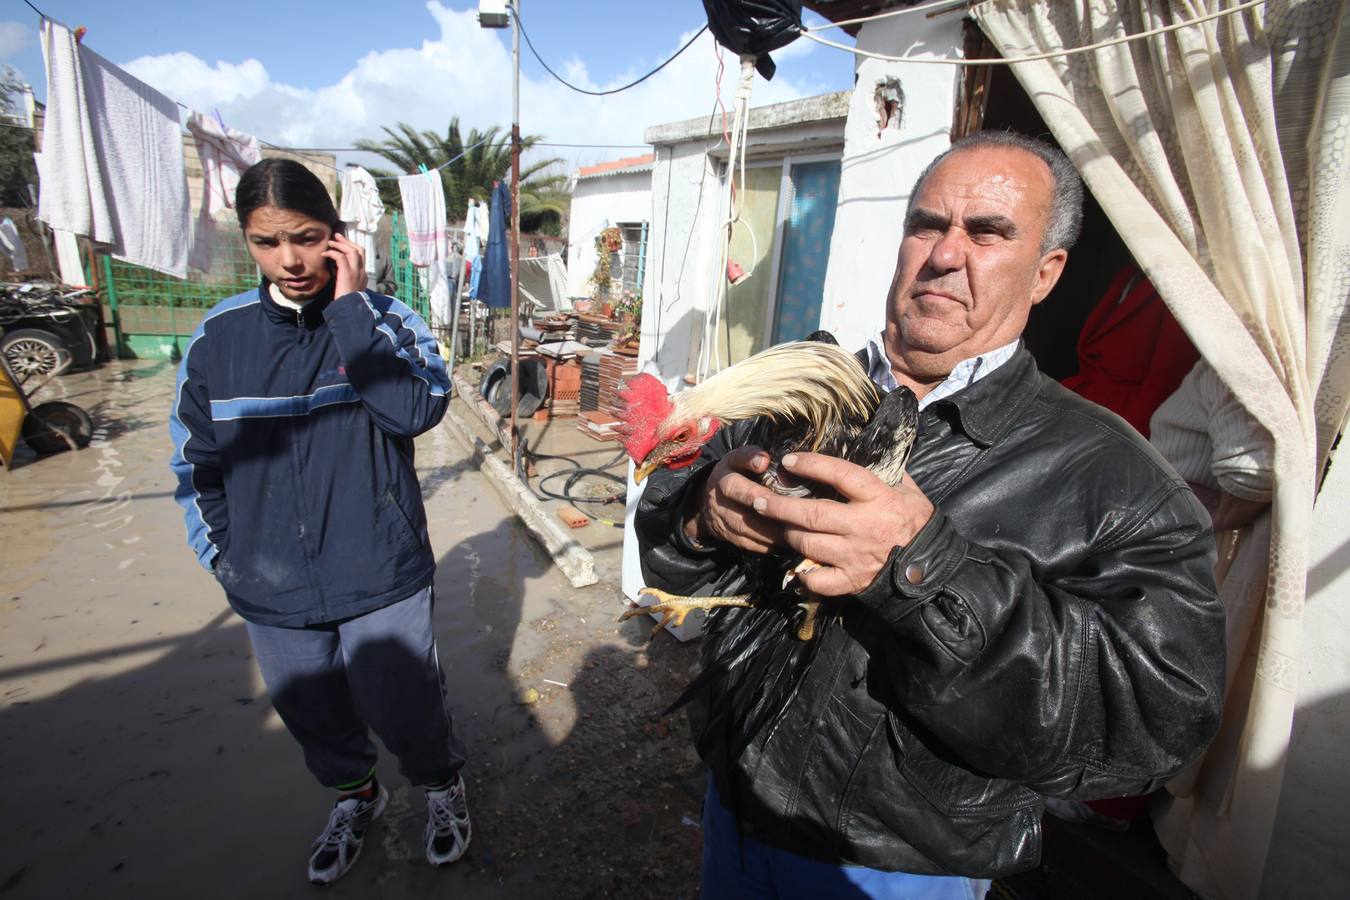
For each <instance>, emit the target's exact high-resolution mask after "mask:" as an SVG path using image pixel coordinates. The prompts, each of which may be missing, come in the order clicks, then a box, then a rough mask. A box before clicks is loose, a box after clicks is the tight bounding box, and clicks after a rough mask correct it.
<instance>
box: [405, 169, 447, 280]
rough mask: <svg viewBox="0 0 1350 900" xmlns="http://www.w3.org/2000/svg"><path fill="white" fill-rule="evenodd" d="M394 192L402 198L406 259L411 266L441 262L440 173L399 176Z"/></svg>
mask: <svg viewBox="0 0 1350 900" xmlns="http://www.w3.org/2000/svg"><path fill="white" fill-rule="evenodd" d="M398 192H399V194H401V195H402V197H403V215H404V217H405V219H406V220H407V226H408V259H409V260H411V261H412V264H413V265H415V266H429V265H431V264H432V263H433V262H438V261H444V260H445V258H446V255H447V254H446V249H445V246H446V245H445V188H444V187H443V186H442V184H441V173H440V172H422V173H419V174H417V175H402V176H400V177H399V179H398Z"/></svg>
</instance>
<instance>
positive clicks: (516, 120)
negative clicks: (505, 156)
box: [511, 0, 520, 468]
mask: <svg viewBox="0 0 1350 900" xmlns="http://www.w3.org/2000/svg"><path fill="white" fill-rule="evenodd" d="M511 12H512V16H511V58H512V62H513V67H514V73H513V76H512V81H511V460H512V463H511V465H512V468H514V467H515V458H516V451H517V446H518V445H519V443H520V432H519V431H518V424H517V421H516V407H517V406H518V405H519V404H520V0H512V3H511Z"/></svg>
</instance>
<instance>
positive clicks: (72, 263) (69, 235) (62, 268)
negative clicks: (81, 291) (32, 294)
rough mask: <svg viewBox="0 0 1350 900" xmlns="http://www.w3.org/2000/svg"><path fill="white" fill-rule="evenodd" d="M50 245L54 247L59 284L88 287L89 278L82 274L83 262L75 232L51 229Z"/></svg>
mask: <svg viewBox="0 0 1350 900" xmlns="http://www.w3.org/2000/svg"><path fill="white" fill-rule="evenodd" d="M52 243H54V244H55V245H56V268H57V271H59V272H60V274H61V283H62V284H69V285H71V286H73V287H89V280H90V279H89V278H88V276H86V275H85V274H84V260H83V258H82V257H81V255H80V242H79V241H78V240H77V239H76V237H75V232H73V231H66V230H65V229H64V228H53V229H52Z"/></svg>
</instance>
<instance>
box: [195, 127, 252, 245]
mask: <svg viewBox="0 0 1350 900" xmlns="http://www.w3.org/2000/svg"><path fill="white" fill-rule="evenodd" d="M187 129H188V131H189V132H190V133H191V134H192V140H193V141H194V142H195V143H196V145H197V158H198V159H199V160H201V164H202V210H201V213H200V215H198V217H197V230H196V232H195V233H194V234H193V237H192V252H191V253H190V254H189V256H188V262H189V263H190V264H191V265H192V267H193V268H194V269H199V270H201V271H203V272H209V271H211V253H212V249H213V247H214V244H215V229H216V216H217V215H218V214H219V213H221V212H224V211H225V210H227V209H234V191H235V189H236V188H237V187H239V176H240V175H242V174H244V170H245V169H247V168H248V167H249V166H251V165H253V164H254V163H256V162H258V161H260V160H261V159H262V148H261V147H259V146H258V139H257V138H255V137H254V136H253V135H251V134H244V133H243V132H240V131H235V130H234V129H233V128H226V127H225V123H224V122H222V121H221V120H220V118H219V117H218V116H216V117H208V116H204V115H202V114H201V113H199V112H193V113H192V114H191V115H189V116H188V120H187Z"/></svg>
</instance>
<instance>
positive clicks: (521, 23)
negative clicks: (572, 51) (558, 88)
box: [512, 5, 708, 97]
mask: <svg viewBox="0 0 1350 900" xmlns="http://www.w3.org/2000/svg"><path fill="white" fill-rule="evenodd" d="M512 11H513V12H514V13H515V17H516V27H517V28H519V29H520V34H521V36H522V37H524V38H525V44H526V45H527V46H528V47H529V48H530V53H532V54H533V55H534V58H535V59H536V60H538V62H539V65H541V66H543V67H544V71H545V72H547V73H548V74H550V75H552V76H553V78H554V79H555V80H556V81H557V82H558V83H559V84H561V85H563V86H564V87H567V88H571V89H572V90H574V91H576V92H577V93H578V94H589V95H590V96H592V97H606V96H608V95H610V94H617V93H620V92H621V91H626V90H628V89H629V88H632V87H637V86H638V85H639V84H642V82H644V81H646V80H647V79H648V78H651V77H652V76H653V75H655V74H656V73H657V72H660V71H661V70H662V69H664V68H665V67H666V66H668V65H670V64H671V63H672V62H674V61H675V58H676V57H677V56H679V55H680V54H681V53H683V52H684V51H686V50H688V49H689V48H690V47H691V46H692V45H693V43H694V41H696V40H698V39H699V38H700V37H701V36H702V35H703V32H705V31H707V30H708V26H707V25H704V26H703V27H702V28H700V29H699V30H698V31H696V32H695V33H694V36H693V37H691V38H690V39H689V40H687V41H685V44H684V46H683V47H681V48H680V49H678V50H676V51H675V53H674V54H673V55H671V57H670V58H669V59H667V60H666V61H665V62H663V63H661V65H659V66H657V67H656V68H655V69H652V70H651V71H650V72H648V73H647V74H646V75H643V76H642V77H641V78H639V79H637V80H636V81H630V82H628V84H625V85H624V86H623V87H616V88H611V89H609V90H607V91H590V90H587V89H586V88H583V87H577V86H576V85H575V84H572V83H571V82H570V81H568V80H567V79H566V78H563V77H562V76H561V75H559V74H558V73H557V72H555V71H553V70H552V69H551V68H549V65H548V63H546V62H544V58H543V57H542V56H540V55H539V51H538V50H536V49H534V41H532V40H530V33H529V32H528V31H526V30H525V22H524V20H523V19H521V17H520V7H519V6H515V5H513V6H512Z"/></svg>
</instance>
